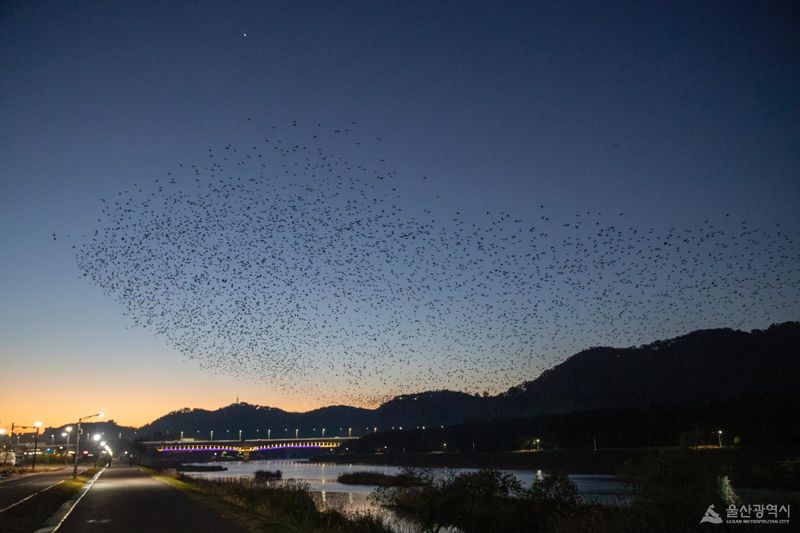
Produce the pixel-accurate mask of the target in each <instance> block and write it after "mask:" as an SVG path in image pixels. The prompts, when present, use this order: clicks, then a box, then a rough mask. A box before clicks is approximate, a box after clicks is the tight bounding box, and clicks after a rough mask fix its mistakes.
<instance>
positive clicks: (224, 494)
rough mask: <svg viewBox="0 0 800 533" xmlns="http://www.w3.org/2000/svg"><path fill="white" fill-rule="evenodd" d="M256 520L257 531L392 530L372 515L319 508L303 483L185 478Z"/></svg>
mask: <svg viewBox="0 0 800 533" xmlns="http://www.w3.org/2000/svg"><path fill="white" fill-rule="evenodd" d="M186 481H188V482H189V483H191V484H193V485H195V486H196V487H197V488H199V489H200V490H202V491H203V492H204V493H206V494H207V495H212V496H215V497H217V498H219V499H221V500H222V501H224V502H225V503H226V504H228V505H230V506H233V507H235V508H236V509H237V510H238V511H239V512H241V513H243V514H244V515H246V517H247V519H248V521H250V522H252V521H253V520H256V521H257V522H258V523H259V526H258V531H270V532H271V531H275V532H284V531H286V532H298V533H300V532H303V533H305V532H309V533H351V532H352V533H391V530H390V529H388V528H387V527H386V526H384V524H383V521H382V520H381V519H380V518H378V517H375V516H371V515H356V516H350V515H346V514H344V513H341V512H339V511H336V510H329V511H318V510H317V508H316V506H315V505H314V501H313V500H312V498H311V495H310V494H309V491H308V486H307V485H305V484H303V483H294V482H289V481H283V482H280V483H269V484H251V483H239V482H236V481H209V480H199V479H191V480H188V479H187V480H186Z"/></svg>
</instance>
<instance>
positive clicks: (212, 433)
mask: <svg viewBox="0 0 800 533" xmlns="http://www.w3.org/2000/svg"><path fill="white" fill-rule="evenodd" d="M213 440H214V430H213V429H212V430H211V441H212V442H213Z"/></svg>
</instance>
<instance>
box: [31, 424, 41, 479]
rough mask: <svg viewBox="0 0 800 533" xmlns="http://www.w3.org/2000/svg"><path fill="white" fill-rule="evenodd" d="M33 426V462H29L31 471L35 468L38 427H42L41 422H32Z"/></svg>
mask: <svg viewBox="0 0 800 533" xmlns="http://www.w3.org/2000/svg"><path fill="white" fill-rule="evenodd" d="M33 427H35V428H36V436H35V437H34V438H33V463H31V472H33V471H34V470H36V453H37V452H38V451H39V428H40V427H42V423H41V422H34V423H33Z"/></svg>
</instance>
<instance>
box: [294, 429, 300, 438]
mask: <svg viewBox="0 0 800 533" xmlns="http://www.w3.org/2000/svg"><path fill="white" fill-rule="evenodd" d="M299 436H300V430H299V429H298V428H294V438H298V437H299Z"/></svg>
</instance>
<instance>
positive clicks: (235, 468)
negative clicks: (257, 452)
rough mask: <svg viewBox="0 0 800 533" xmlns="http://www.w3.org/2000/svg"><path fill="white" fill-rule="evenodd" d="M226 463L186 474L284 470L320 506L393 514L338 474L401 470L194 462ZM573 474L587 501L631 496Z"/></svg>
mask: <svg viewBox="0 0 800 533" xmlns="http://www.w3.org/2000/svg"><path fill="white" fill-rule="evenodd" d="M192 464H203V465H206V464H215V465H219V464H222V465H223V466H225V467H227V468H228V470H226V471H221V472H186V475H188V476H191V477H196V478H202V479H230V478H252V477H253V475H254V474H255V472H256V470H271V471H275V470H280V471H281V472H283V479H293V480H297V481H302V482H304V483H307V484H308V486H309V487H310V489H311V491H312V496H313V497H314V501H315V502H316V503H317V506H318V507H319V508H320V509H329V508H337V509H340V510H342V511H344V512H371V513H378V514H380V515H383V516H389V515H387V514H386V511H385V510H383V509H379V508H377V507H376V506H375V505H374V504H373V503H372V502H371V501H370V500H369V495H370V494H371V493H372V491H373V490H374V489H375V487H374V486H371V485H345V484H342V483H339V482H338V481H337V478H338V477H339V475H341V474H345V473H351V472H377V473H381V474H387V475H394V474H398V473H400V471H401V468H399V467H396V466H376V465H362V464H334V463H308V462H305V461H301V460H293V459H284V460H263V461H249V462H242V461H231V462H225V463H192ZM442 470H448V471H452V472H454V473H462V472H475V471H477V469H474V468H454V469H442ZM500 471H501V472H507V473H509V474H513V475H514V476H516V477H517V479H519V481H520V482H521V483H522V485H523V486H530V485H531V484H532V483H533V482H534V481H535V480H537V479H542V478H543V477H544V476H545V475H547V473H546V472H543V471H541V470H500ZM569 478H570V479H571V480H572V481H573V482H574V483H575V485H576V486H577V487H578V492H579V493H580V495H581V498H582V499H583V500H584V501H586V502H593V503H604V504H611V505H625V504H626V503H627V502H628V501H629V500H630V490H629V489H628V487H627V486H626V485H625V483H623V482H622V481H620V480H619V479H618V478H617V477H616V476H610V475H580V474H572V475H570V476H569ZM399 525H401V526H403V527H399V528H398V529H399V530H403V531H410V530H411V529H410V528H408V527H405V526H407V525H406V524H399Z"/></svg>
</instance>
